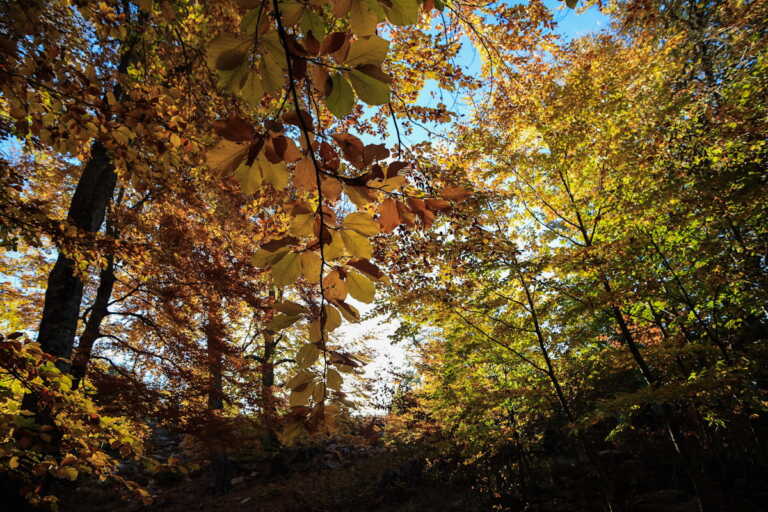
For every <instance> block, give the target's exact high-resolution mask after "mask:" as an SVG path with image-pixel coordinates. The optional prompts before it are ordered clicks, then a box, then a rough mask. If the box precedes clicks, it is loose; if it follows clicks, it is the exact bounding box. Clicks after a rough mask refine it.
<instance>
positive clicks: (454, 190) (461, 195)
mask: <svg viewBox="0 0 768 512" xmlns="http://www.w3.org/2000/svg"><path fill="white" fill-rule="evenodd" d="M440 195H441V196H442V197H443V198H444V199H448V200H450V201H463V200H465V199H466V198H468V197H469V196H471V195H472V192H470V191H469V190H467V189H465V188H464V187H446V188H444V189H443V190H442V192H440Z"/></svg>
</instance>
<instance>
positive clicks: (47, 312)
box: [37, 140, 117, 358]
mask: <svg viewBox="0 0 768 512" xmlns="http://www.w3.org/2000/svg"><path fill="white" fill-rule="evenodd" d="M116 182H117V176H116V174H115V168H114V166H113V165H112V162H111V160H110V158H109V155H108V154H107V150H106V148H105V147H104V145H103V144H102V143H101V142H100V141H98V140H97V141H96V142H94V143H93V147H92V149H91V157H90V159H89V160H88V163H87V164H86V165H85V168H84V169H83V174H82V176H81V177H80V181H79V182H78V184H77V189H76V190H75V194H74V195H73V196H72V203H71V204H70V207H69V214H68V215H67V220H68V221H69V222H70V223H71V224H72V225H73V226H75V227H77V228H78V229H80V230H82V231H85V232H86V233H95V232H96V231H98V229H99V227H100V226H101V224H102V223H103V222H104V216H105V214H106V211H107V206H108V204H109V201H110V200H111V198H112V194H113V193H114V190H115V184H116ZM82 298H83V281H82V279H81V278H80V277H79V276H78V275H76V273H75V261H74V260H73V259H72V258H69V257H68V256H66V255H65V254H64V253H63V252H61V251H60V252H59V256H58V258H57V259H56V264H55V265H54V266H53V270H51V273H50V274H49V275H48V287H47V289H46V291H45V304H44V306H43V315H42V319H41V321H40V328H39V330H38V335H37V341H38V342H39V343H40V346H41V348H42V349H43V350H44V351H45V352H47V353H49V354H52V355H54V356H57V357H62V358H69V357H70V355H71V354H72V347H73V346H74V343H75V333H76V331H77V321H78V317H79V313H80V302H81V301H82Z"/></svg>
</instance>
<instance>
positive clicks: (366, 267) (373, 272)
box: [347, 258, 384, 280]
mask: <svg viewBox="0 0 768 512" xmlns="http://www.w3.org/2000/svg"><path fill="white" fill-rule="evenodd" d="M347 265H349V266H350V267H355V268H356V269H357V270H359V271H360V272H362V273H364V274H368V275H369V276H371V277H372V278H374V279H376V280H378V279H381V278H382V277H384V272H382V271H381V269H380V268H379V267H377V266H376V265H374V264H373V263H371V262H370V261H369V260H366V259H362V258H360V259H354V260H350V261H348V262H347Z"/></svg>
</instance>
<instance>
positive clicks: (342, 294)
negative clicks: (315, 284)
mask: <svg viewBox="0 0 768 512" xmlns="http://www.w3.org/2000/svg"><path fill="white" fill-rule="evenodd" d="M323 293H324V294H325V296H326V297H328V298H329V299H335V300H344V299H345V298H346V297H347V284H346V283H345V282H344V281H343V280H342V279H341V275H340V274H339V271H338V270H334V271H332V272H329V273H328V275H327V276H325V279H323Z"/></svg>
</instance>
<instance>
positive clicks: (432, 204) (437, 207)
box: [424, 199, 451, 212]
mask: <svg viewBox="0 0 768 512" xmlns="http://www.w3.org/2000/svg"><path fill="white" fill-rule="evenodd" d="M424 203H425V204H426V206H427V208H429V209H430V210H432V211H433V212H439V211H441V210H447V209H448V208H450V207H451V203H449V202H448V201H445V200H443V199H425V200H424Z"/></svg>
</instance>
